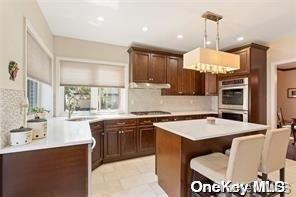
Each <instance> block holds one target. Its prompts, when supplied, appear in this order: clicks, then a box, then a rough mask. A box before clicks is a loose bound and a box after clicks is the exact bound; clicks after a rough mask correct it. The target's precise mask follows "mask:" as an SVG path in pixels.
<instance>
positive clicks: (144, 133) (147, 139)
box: [138, 126, 155, 155]
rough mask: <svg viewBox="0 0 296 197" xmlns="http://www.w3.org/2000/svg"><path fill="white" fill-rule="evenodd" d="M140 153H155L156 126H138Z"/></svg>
mask: <svg viewBox="0 0 296 197" xmlns="http://www.w3.org/2000/svg"><path fill="white" fill-rule="evenodd" d="M138 135H139V154H141V155H142V154H144V155H146V154H153V153H154V152H155V129H154V126H142V127H139V128H138Z"/></svg>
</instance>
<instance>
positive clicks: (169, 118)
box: [157, 116, 174, 122]
mask: <svg viewBox="0 0 296 197" xmlns="http://www.w3.org/2000/svg"><path fill="white" fill-rule="evenodd" d="M169 121H174V117H173V116H168V117H157V122H169Z"/></svg>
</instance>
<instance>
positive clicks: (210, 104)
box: [128, 89, 218, 112]
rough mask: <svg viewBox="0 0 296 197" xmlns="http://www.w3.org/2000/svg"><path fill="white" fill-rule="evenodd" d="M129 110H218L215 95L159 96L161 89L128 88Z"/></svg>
mask: <svg viewBox="0 0 296 197" xmlns="http://www.w3.org/2000/svg"><path fill="white" fill-rule="evenodd" d="M128 102H129V112H132V111H149V110H163V111H197V110H215V111H217V110H218V97H217V96H161V90H153V89H129V99H128Z"/></svg>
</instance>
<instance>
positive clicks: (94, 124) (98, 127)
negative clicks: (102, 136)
mask: <svg viewBox="0 0 296 197" xmlns="http://www.w3.org/2000/svg"><path fill="white" fill-rule="evenodd" d="M89 125H90V129H91V130H92V131H94V130H102V129H104V123H103V121H100V122H92V123H89Z"/></svg>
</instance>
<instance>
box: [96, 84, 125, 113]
mask: <svg viewBox="0 0 296 197" xmlns="http://www.w3.org/2000/svg"><path fill="white" fill-rule="evenodd" d="M119 93H120V89H118V88H99V89H98V94H99V99H98V100H99V102H98V106H99V109H100V111H102V110H118V109H119V101H120V99H119Z"/></svg>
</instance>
